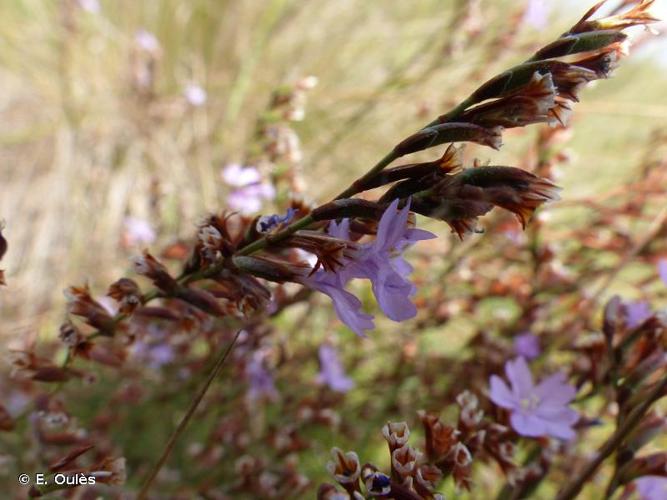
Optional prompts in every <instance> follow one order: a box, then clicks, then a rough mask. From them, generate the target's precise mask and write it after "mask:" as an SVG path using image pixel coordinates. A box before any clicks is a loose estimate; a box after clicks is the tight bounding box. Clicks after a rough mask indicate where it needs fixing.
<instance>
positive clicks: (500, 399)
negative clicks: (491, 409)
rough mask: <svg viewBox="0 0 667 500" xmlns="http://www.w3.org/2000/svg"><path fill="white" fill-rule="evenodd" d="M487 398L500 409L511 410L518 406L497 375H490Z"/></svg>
mask: <svg viewBox="0 0 667 500" xmlns="http://www.w3.org/2000/svg"><path fill="white" fill-rule="evenodd" d="M489 398H490V399H491V401H493V402H494V403H495V404H497V405H498V406H500V407H502V408H507V409H512V408H516V407H517V406H518V401H517V400H516V399H515V398H514V394H512V391H510V388H509V387H507V384H506V383H505V381H504V380H503V379H501V378H500V377H499V376H498V375H491V380H490V381H489Z"/></svg>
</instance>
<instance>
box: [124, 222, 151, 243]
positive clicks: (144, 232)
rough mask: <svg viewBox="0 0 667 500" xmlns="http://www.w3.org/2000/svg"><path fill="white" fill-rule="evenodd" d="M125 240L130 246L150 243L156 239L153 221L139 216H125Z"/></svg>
mask: <svg viewBox="0 0 667 500" xmlns="http://www.w3.org/2000/svg"><path fill="white" fill-rule="evenodd" d="M123 225H124V229H125V232H124V234H123V236H124V238H125V242H126V243H127V244H128V245H130V246H135V245H150V244H151V243H153V242H154V241H155V237H156V235H155V230H154V229H153V226H151V223H150V222H148V221H147V220H145V219H140V218H138V217H125V219H124V220H123Z"/></svg>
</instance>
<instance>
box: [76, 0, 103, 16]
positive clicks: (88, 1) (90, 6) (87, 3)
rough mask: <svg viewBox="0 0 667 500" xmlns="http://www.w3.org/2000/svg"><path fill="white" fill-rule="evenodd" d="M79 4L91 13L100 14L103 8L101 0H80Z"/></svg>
mask: <svg viewBox="0 0 667 500" xmlns="http://www.w3.org/2000/svg"><path fill="white" fill-rule="evenodd" d="M78 4H79V7H81V8H82V9H83V10H85V11H86V12H90V13H91V14H99V12H100V10H101V9H100V2H99V0H79V1H78Z"/></svg>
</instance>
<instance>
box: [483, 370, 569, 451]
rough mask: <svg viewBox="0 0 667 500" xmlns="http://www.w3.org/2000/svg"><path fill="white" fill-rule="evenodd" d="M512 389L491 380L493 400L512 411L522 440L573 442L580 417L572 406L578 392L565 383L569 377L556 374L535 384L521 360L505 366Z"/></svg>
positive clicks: (497, 379) (515, 427)
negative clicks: (523, 438)
mask: <svg viewBox="0 0 667 500" xmlns="http://www.w3.org/2000/svg"><path fill="white" fill-rule="evenodd" d="M505 374H506V375H507V378H508V379H509V382H510V387H508V385H507V384H506V383H505V381H504V380H502V379H501V378H500V377H498V376H497V375H492V376H491V380H490V398H491V401H493V402H494V403H495V404H497V405H498V406H500V407H501V408H505V409H507V410H509V411H510V424H511V425H512V428H513V429H514V430H515V431H516V432H517V433H518V434H520V435H522V436H529V437H540V436H551V437H555V438H558V439H566V440H569V439H572V438H574V437H575V435H576V434H575V432H574V430H573V429H572V426H573V425H574V424H575V423H576V422H577V420H578V419H579V416H578V414H577V412H576V411H574V410H572V409H571V408H570V407H569V406H568V403H569V402H570V401H572V399H574V397H575V395H576V393H577V391H576V389H575V388H574V387H573V386H571V385H569V384H567V383H566V382H565V375H564V374H562V373H556V374H554V375H551V376H550V377H547V378H546V379H544V380H543V381H542V382H540V383H539V384H537V385H535V384H534V383H533V376H532V374H531V373H530V369H529V368H528V364H527V363H526V360H525V359H524V358H522V357H518V358H516V359H515V360H512V361H508V362H507V363H506V364H505Z"/></svg>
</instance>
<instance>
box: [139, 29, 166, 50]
mask: <svg viewBox="0 0 667 500" xmlns="http://www.w3.org/2000/svg"><path fill="white" fill-rule="evenodd" d="M134 41H135V42H136V44H137V45H138V46H139V47H141V48H142V49H143V50H145V51H146V52H150V53H157V52H159V51H160V42H158V40H157V38H155V35H154V34H153V33H151V32H150V31H146V30H145V29H140V30H139V31H137V32H136V33H135V35H134Z"/></svg>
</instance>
